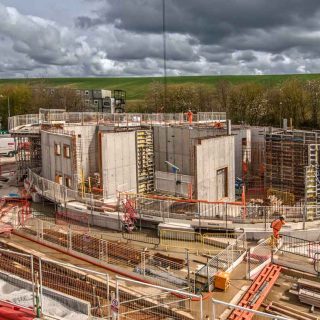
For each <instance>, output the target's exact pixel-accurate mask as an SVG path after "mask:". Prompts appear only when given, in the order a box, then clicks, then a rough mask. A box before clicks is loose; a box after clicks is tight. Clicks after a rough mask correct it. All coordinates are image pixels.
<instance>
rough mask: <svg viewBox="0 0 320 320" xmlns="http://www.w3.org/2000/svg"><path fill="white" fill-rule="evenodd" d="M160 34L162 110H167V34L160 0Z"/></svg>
mask: <svg viewBox="0 0 320 320" xmlns="http://www.w3.org/2000/svg"><path fill="white" fill-rule="evenodd" d="M162 34H163V85H164V88H163V89H164V91H163V108H164V112H166V111H167V110H166V108H167V32H166V0H162Z"/></svg>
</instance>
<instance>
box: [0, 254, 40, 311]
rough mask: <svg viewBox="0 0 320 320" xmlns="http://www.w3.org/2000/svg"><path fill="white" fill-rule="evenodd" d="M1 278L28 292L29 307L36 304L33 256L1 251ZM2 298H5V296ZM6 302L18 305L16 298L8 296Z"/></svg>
mask: <svg viewBox="0 0 320 320" xmlns="http://www.w3.org/2000/svg"><path fill="white" fill-rule="evenodd" d="M0 278H1V279H2V280H3V281H5V282H7V283H10V284H11V285H13V286H15V287H18V288H23V289H25V290H26V291H27V293H28V299H29V301H28V302H29V303H30V304H29V305H28V307H29V306H33V305H34V304H35V296H34V293H35V274H34V259H33V255H31V254H25V253H22V252H15V251H12V250H8V249H0ZM2 298H4V296H3V295H2ZM11 299H12V300H11ZM6 300H8V301H10V300H11V302H13V303H17V301H15V299H14V297H10V296H6Z"/></svg>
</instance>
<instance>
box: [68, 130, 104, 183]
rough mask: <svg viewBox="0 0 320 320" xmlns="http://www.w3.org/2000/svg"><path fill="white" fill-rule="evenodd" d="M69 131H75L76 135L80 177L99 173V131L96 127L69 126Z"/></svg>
mask: <svg viewBox="0 0 320 320" xmlns="http://www.w3.org/2000/svg"><path fill="white" fill-rule="evenodd" d="M65 129H66V130H68V131H74V132H75V134H76V139H77V144H78V146H79V148H78V150H77V158H78V168H77V172H78V175H79V176H80V175H81V169H82V170H83V175H84V177H85V178H87V177H88V176H89V175H93V173H95V172H99V167H98V133H97V132H98V129H97V126H96V125H85V126H68V127H65Z"/></svg>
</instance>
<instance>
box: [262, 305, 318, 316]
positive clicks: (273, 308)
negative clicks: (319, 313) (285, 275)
mask: <svg viewBox="0 0 320 320" xmlns="http://www.w3.org/2000/svg"><path fill="white" fill-rule="evenodd" d="M266 311H267V312H268V313H271V314H274V315H277V316H281V317H286V318H289V319H297V320H318V319H319V318H318V317H316V316H314V315H311V314H308V313H305V312H302V311H298V310H297V309H296V308H291V307H288V306H286V305H283V304H282V303H278V302H274V301H272V302H271V303H270V304H269V305H268V306H267V307H266Z"/></svg>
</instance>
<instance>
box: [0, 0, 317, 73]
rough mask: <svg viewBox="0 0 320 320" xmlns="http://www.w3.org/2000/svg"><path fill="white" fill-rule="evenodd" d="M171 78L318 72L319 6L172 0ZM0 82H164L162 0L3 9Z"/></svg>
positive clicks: (287, 1) (43, 2) (27, 1)
mask: <svg viewBox="0 0 320 320" xmlns="http://www.w3.org/2000/svg"><path fill="white" fill-rule="evenodd" d="M165 1H166V28H167V49H168V50H167V57H168V62H167V67H168V74H169V75H201V74H203V75H208V74H270V73H277V74H279V73H306V72H312V73H315V72H320V1H319V0H165ZM0 52H1V54H0V57H1V58H0V77H1V78H7V77H70V76H96V77H99V76H151V75H161V74H162V73H163V36H162V0H64V1H63V0H0Z"/></svg>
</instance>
